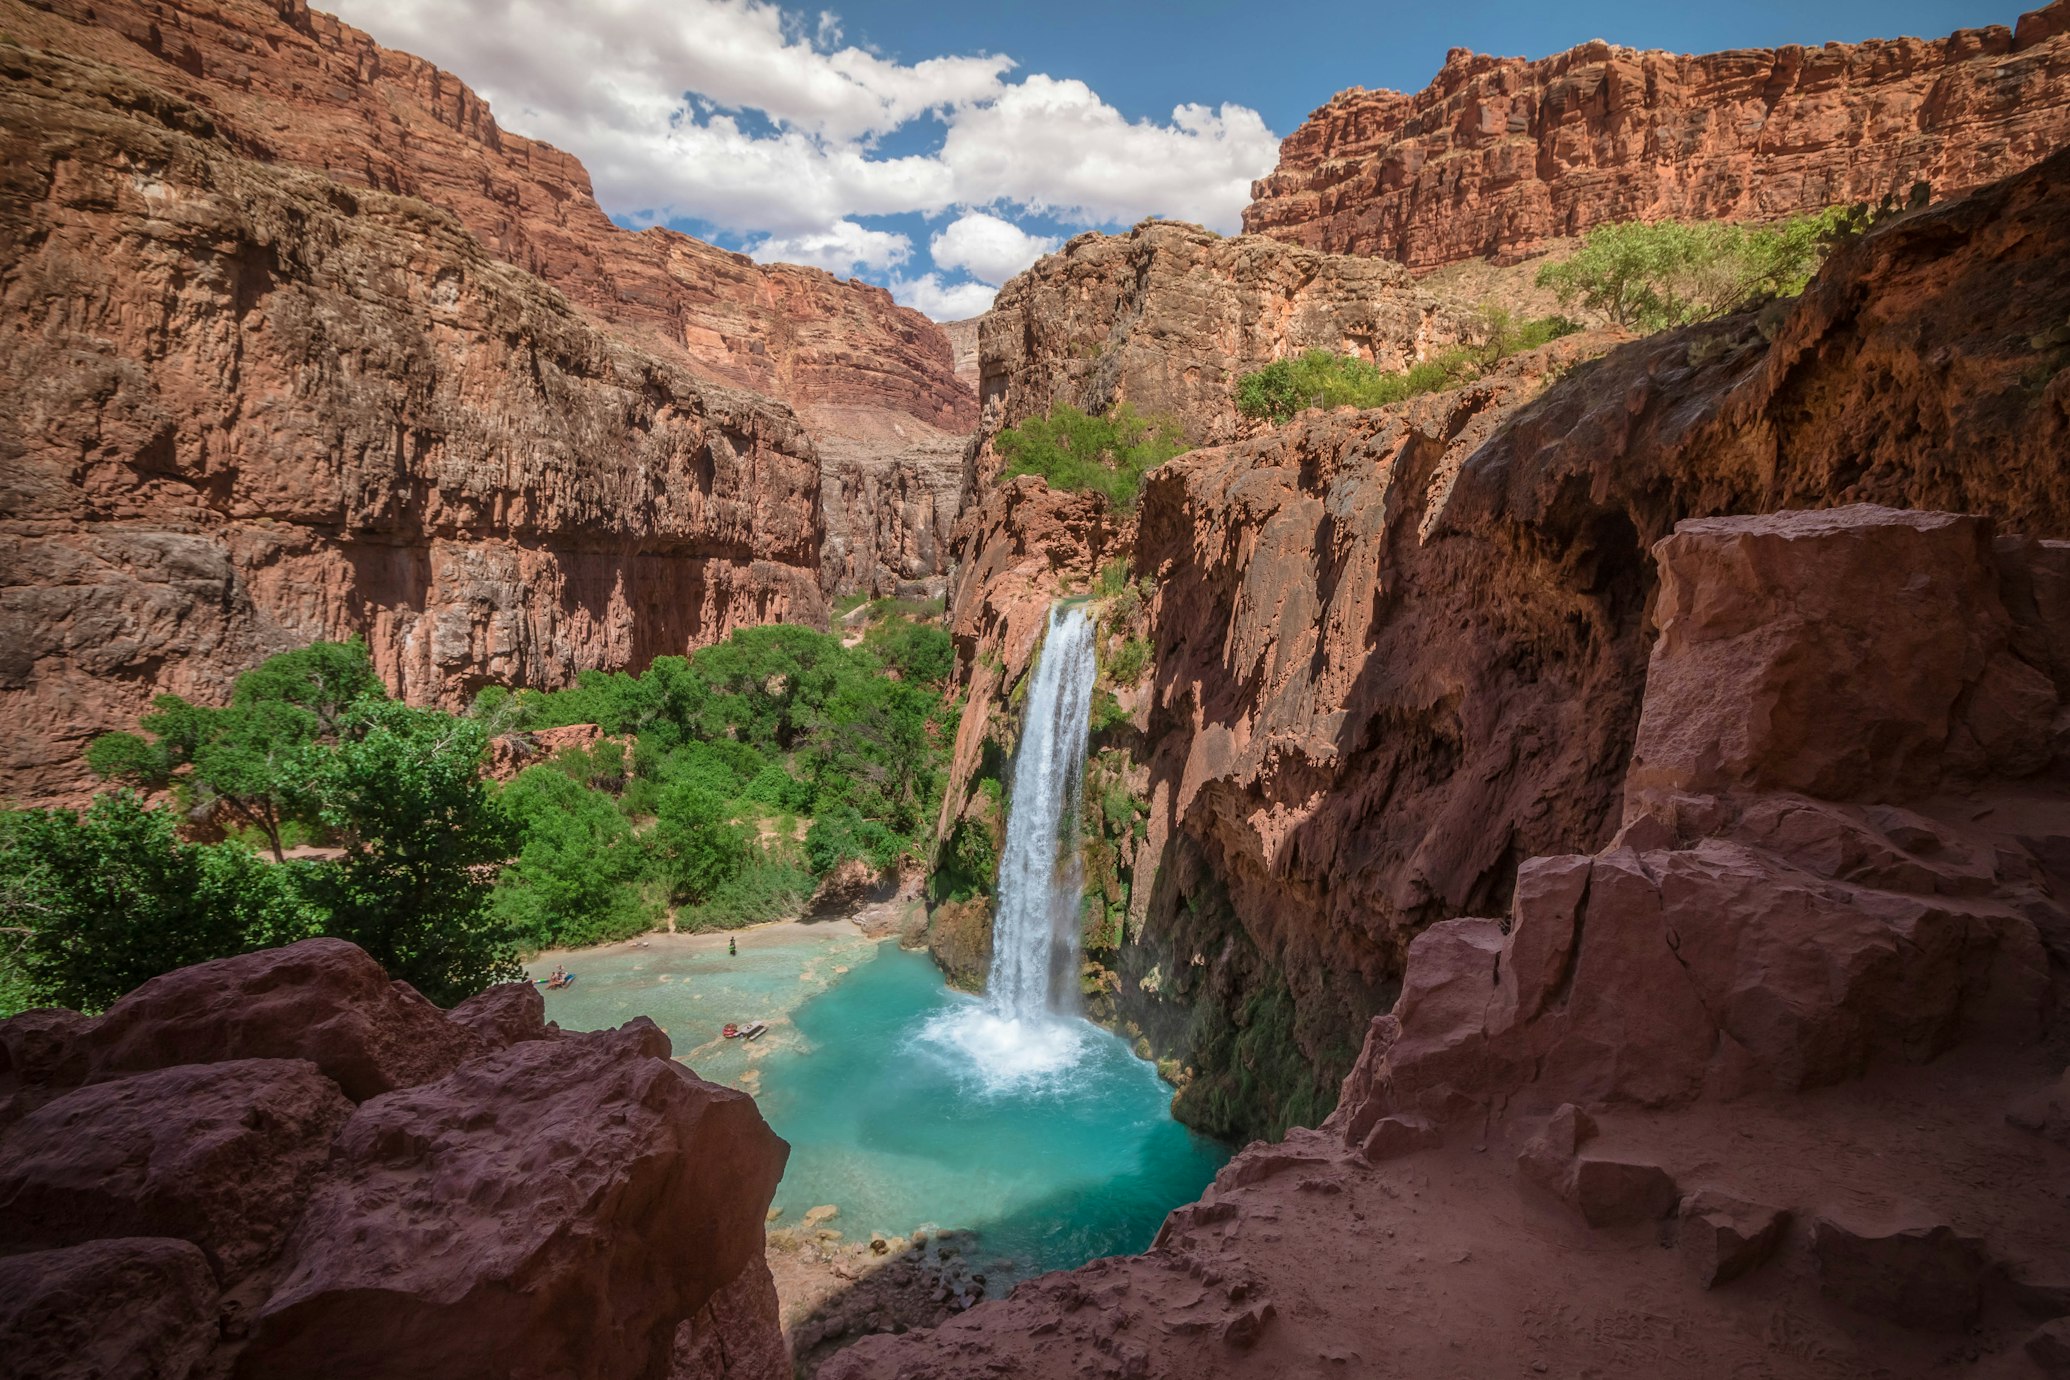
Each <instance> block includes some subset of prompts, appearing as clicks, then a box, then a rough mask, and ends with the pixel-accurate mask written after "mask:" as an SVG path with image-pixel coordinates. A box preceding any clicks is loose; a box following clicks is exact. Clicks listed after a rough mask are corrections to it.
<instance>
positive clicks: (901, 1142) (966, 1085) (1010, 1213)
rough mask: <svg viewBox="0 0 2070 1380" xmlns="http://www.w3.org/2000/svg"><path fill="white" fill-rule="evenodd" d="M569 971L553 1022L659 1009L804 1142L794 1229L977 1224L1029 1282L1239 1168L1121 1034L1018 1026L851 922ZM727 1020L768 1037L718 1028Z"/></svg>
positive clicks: (1133, 1241) (1129, 1246)
mask: <svg viewBox="0 0 2070 1380" xmlns="http://www.w3.org/2000/svg"><path fill="white" fill-rule="evenodd" d="M569 966H570V967H571V968H572V969H573V970H574V971H575V972H576V973H577V974H578V975H579V976H578V981H577V982H576V984H575V986H574V987H572V988H570V989H568V990H567V991H565V992H553V993H549V994H548V995H547V1015H548V1017H549V1018H550V1019H553V1020H557V1021H559V1022H560V1023H561V1024H562V1025H564V1026H567V1027H569V1028H571V1029H595V1028H598V1027H603V1026H610V1025H616V1024H618V1023H620V1022H622V1021H625V1020H628V1019H630V1018H631V1017H633V1016H636V1015H646V1016H650V1017H652V1018H653V1019H654V1021H655V1022H656V1023H657V1024H659V1025H661V1026H662V1027H663V1028H665V1029H667V1030H668V1031H669V1033H670V1036H671V1038H672V1039H673V1040H674V1042H675V1048H676V1053H677V1055H678V1057H680V1058H682V1059H683V1061H684V1062H685V1063H687V1064H689V1065H690V1066H691V1067H692V1068H694V1069H696V1070H697V1072H698V1073H699V1074H700V1075H701V1076H703V1077H706V1078H710V1079H713V1080H714V1081H717V1082H723V1083H727V1084H731V1085H733V1086H736V1087H743V1088H746V1089H747V1090H748V1091H750V1092H753V1093H754V1094H755V1096H756V1098H757V1100H758V1101H759V1103H760V1105H761V1108H762V1113H763V1115H764V1116H766V1117H767V1118H768V1119H769V1123H770V1124H771V1125H772V1126H774V1127H775V1128H776V1131H777V1133H778V1134H780V1135H782V1136H783V1137H784V1139H785V1140H788V1141H789V1142H790V1143H791V1159H790V1164H789V1167H788V1169H787V1170H786V1172H785V1174H784V1179H783V1183H782V1185H781V1186H780V1187H779V1188H778V1190H777V1196H776V1205H777V1207H778V1208H779V1209H780V1212H779V1215H778V1218H777V1223H778V1225H795V1224H798V1223H799V1222H800V1221H801V1220H802V1218H803V1215H804V1213H805V1211H806V1209H808V1208H811V1207H814V1206H817V1205H822V1204H832V1205H834V1206H836V1207H838V1208H839V1209H840V1215H839V1217H838V1218H836V1219H835V1220H833V1221H832V1222H830V1223H828V1225H829V1226H830V1227H832V1228H835V1229H838V1230H840V1231H841V1232H842V1233H844V1235H846V1236H847V1237H848V1238H849V1239H851V1240H854V1239H860V1238H861V1237H864V1236H867V1235H868V1234H869V1233H870V1232H873V1231H881V1232H884V1233H885V1234H887V1235H899V1236H903V1235H907V1234H909V1233H911V1232H912V1231H913V1230H915V1229H916V1228H920V1227H933V1228H970V1229H972V1230H975V1231H976V1232H977V1233H978V1244H979V1247H980V1250H981V1251H982V1253H983V1256H984V1258H985V1259H986V1261H987V1263H988V1264H989V1265H990V1266H991V1267H992V1269H993V1271H994V1272H995V1274H997V1275H998V1276H1000V1277H1003V1278H1017V1277H1021V1276H1024V1275H1028V1274H1034V1273H1038V1272H1040V1271H1043V1270H1051V1269H1061V1268H1067V1267H1070V1266H1073V1265H1079V1264H1082V1263H1084V1262H1085V1261H1087V1260H1091V1259H1094V1258H1096V1257H1098V1256H1103V1255H1113V1254H1117V1253H1121V1252H1128V1251H1138V1250H1141V1249H1143V1248H1144V1247H1146V1246H1148V1245H1149V1244H1150V1240H1151V1238H1152V1237H1153V1236H1154V1235H1155V1234H1156V1232H1157V1227H1158V1224H1159V1223H1160V1222H1161V1221H1162V1220H1163V1219H1164V1215H1165V1213H1166V1212H1168V1211H1170V1210H1171V1209H1172V1208H1173V1207H1175V1206H1177V1205H1178V1204H1180V1203H1184V1202H1189V1201H1191V1200H1192V1199H1194V1198H1196V1197H1198V1196H1199V1194H1200V1191H1201V1189H1202V1188H1203V1187H1205V1186H1206V1184H1207V1182H1208V1180H1209V1179H1211V1178H1213V1177H1214V1173H1215V1171H1216V1170H1217V1169H1218V1168H1220V1167H1221V1164H1222V1162H1223V1161H1224V1160H1225V1159H1227V1158H1228V1153H1229V1152H1228V1150H1227V1149H1226V1148H1225V1147H1223V1146H1221V1145H1219V1144H1217V1143H1216V1142H1214V1141H1211V1140H1208V1139H1206V1138H1204V1137H1201V1136H1198V1135H1195V1134H1194V1133H1193V1132H1191V1131H1189V1130H1187V1129H1186V1128H1185V1127H1183V1126H1181V1125H1179V1124H1178V1123H1177V1122H1175V1121H1173V1120H1172V1119H1171V1115H1170V1113H1169V1110H1168V1107H1169V1102H1170V1098H1171V1089H1170V1088H1169V1087H1167V1086H1166V1085H1165V1084H1164V1083H1163V1082H1162V1081H1161V1080H1160V1079H1159V1078H1158V1077H1157V1074H1156V1072H1155V1071H1154V1070H1153V1069H1152V1068H1151V1067H1150V1066H1149V1065H1148V1064H1145V1063H1143V1062H1142V1061H1141V1060H1139V1059H1137V1058H1135V1057H1134V1055H1133V1054H1131V1053H1130V1052H1129V1050H1128V1048H1127V1047H1126V1046H1125V1045H1124V1044H1123V1043H1122V1042H1121V1041H1120V1040H1119V1039H1117V1038H1116V1037H1114V1036H1113V1035H1110V1034H1108V1033H1107V1032H1105V1031H1103V1030H1100V1029H1098V1028H1096V1027H1094V1026H1092V1025H1089V1024H1087V1023H1086V1022H1083V1021H1075V1020H1074V1021H1061V1022H1056V1023H1054V1024H1052V1025H1047V1026H1045V1027H1043V1028H1041V1029H1039V1030H1034V1031H1030V1030H1025V1029H1018V1028H1014V1027H1012V1026H1011V1025H1007V1024H1002V1023H1000V1022H998V1021H996V1020H995V1019H994V1018H992V1017H991V1016H990V1014H989V1013H988V1012H987V1011H986V1010H985V1008H984V1007H983V1005H982V1003H980V1002H978V1001H977V1000H975V999H974V998H970V997H966V996H963V995H961V994H959V993H955V992H952V991H950V990H949V989H948V988H947V986H945V985H944V984H943V982H942V980H941V976H940V974H939V973H938V972H937V971H936V969H935V967H934V965H933V964H932V963H931V962H930V961H929V960H928V959H927V958H926V957H925V956H923V955H920V954H914V953H906V952H902V951H901V950H900V949H899V948H898V947H897V946H896V945H893V944H888V943H878V942H875V941H872V940H868V939H864V938H862V937H861V936H859V935H856V934H854V933H853V932H852V931H849V930H847V928H846V927H845V926H843V927H840V928H839V930H838V931H837V930H836V929H835V927H831V926H829V927H827V932H826V933H825V934H823V935H822V934H817V933H803V934H801V933H799V932H798V931H796V930H795V929H791V930H785V931H776V932H758V931H746V932H744V933H743V934H742V936H741V946H740V953H739V955H738V956H737V957H729V956H728V955H727V954H726V952H725V950H724V948H723V947H721V948H718V949H717V950H716V951H704V952H690V951H686V950H684V949H682V948H674V947H664V941H657V942H656V946H655V947H654V948H651V949H645V950H640V949H632V950H617V951H613V952H610V953H596V954H581V955H575V956H573V957H572V958H571V959H570V962H569ZM729 1020H738V1021H746V1020H764V1021H769V1022H771V1029H770V1033H769V1034H768V1035H766V1036H764V1037H763V1038H762V1039H760V1040H758V1041H756V1042H755V1043H754V1044H753V1045H747V1046H743V1044H742V1043H741V1042H739V1041H726V1040H721V1039H719V1038H717V1034H718V1029H719V1027H720V1026H721V1025H723V1024H724V1023H725V1022H726V1021H729Z"/></svg>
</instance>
